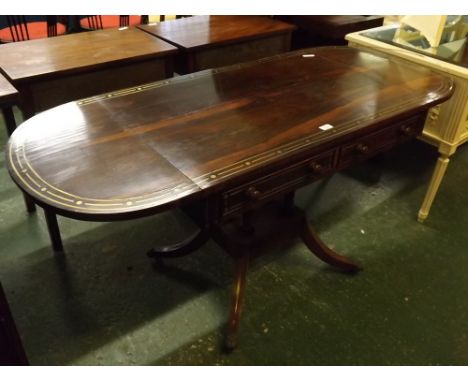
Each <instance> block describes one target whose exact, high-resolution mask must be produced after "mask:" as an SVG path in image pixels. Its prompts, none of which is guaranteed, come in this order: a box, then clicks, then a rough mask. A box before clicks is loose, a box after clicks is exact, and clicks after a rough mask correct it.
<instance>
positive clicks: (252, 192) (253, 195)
mask: <svg viewBox="0 0 468 382" xmlns="http://www.w3.org/2000/svg"><path fill="white" fill-rule="evenodd" d="M245 193H246V194H247V196H248V197H249V198H250V199H251V200H255V201H256V200H259V199H260V196H261V195H262V193H261V192H260V191H258V190H257V189H256V188H255V187H253V186H251V187H249V188H248V189H247V191H246V192H245Z"/></svg>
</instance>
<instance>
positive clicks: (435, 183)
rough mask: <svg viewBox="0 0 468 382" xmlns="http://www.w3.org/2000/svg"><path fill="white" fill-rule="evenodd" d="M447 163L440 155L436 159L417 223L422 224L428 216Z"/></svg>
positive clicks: (447, 160)
mask: <svg viewBox="0 0 468 382" xmlns="http://www.w3.org/2000/svg"><path fill="white" fill-rule="evenodd" d="M449 162H450V159H449V157H448V156H447V155H441V156H440V157H439V159H437V163H436V166H435V169H434V173H433V174H432V178H431V182H430V183H429V187H428V189H427V191H426V196H425V197H424V201H423V204H422V206H421V209H420V210H419V213H418V221H419V222H420V223H422V222H424V220H426V218H427V216H428V215H429V211H430V209H431V206H432V202H433V201H434V198H435V196H436V194H437V190H438V189H439V186H440V184H441V183H442V179H443V177H444V174H445V171H446V170H447V166H448V164H449Z"/></svg>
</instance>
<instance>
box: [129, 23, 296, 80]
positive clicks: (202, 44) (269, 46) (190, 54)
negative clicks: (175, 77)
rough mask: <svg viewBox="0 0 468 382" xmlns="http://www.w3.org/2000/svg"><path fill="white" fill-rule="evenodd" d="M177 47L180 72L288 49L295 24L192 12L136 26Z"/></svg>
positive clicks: (177, 70) (263, 55) (232, 62)
mask: <svg viewBox="0 0 468 382" xmlns="http://www.w3.org/2000/svg"><path fill="white" fill-rule="evenodd" d="M138 28H140V29H141V30H143V31H145V32H148V33H150V34H152V35H154V36H156V37H158V38H160V39H163V40H165V41H167V42H169V43H171V44H173V45H175V46H177V47H178V48H179V49H180V52H179V54H178V55H177V57H176V64H175V68H176V69H175V70H176V72H178V73H180V74H186V73H192V72H196V71H199V70H204V69H208V68H215V67H220V66H224V65H229V64H234V63H239V62H244V61H248V60H254V59H258V58H262V57H267V56H271V55H274V54H278V53H284V52H287V51H288V50H289V49H290V43H291V33H292V31H293V30H294V29H295V28H296V27H295V26H294V25H291V24H287V23H285V22H282V21H279V20H274V19H272V18H271V17H266V16H194V17H187V18H182V19H177V20H169V21H164V22H163V23H153V24H149V25H140V26H138Z"/></svg>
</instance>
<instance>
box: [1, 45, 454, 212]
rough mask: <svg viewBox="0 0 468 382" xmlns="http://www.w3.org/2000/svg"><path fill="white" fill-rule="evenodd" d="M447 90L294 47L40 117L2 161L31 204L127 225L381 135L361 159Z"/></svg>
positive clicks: (358, 60) (428, 78)
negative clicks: (277, 166) (366, 136)
mask: <svg viewBox="0 0 468 382" xmlns="http://www.w3.org/2000/svg"><path fill="white" fill-rule="evenodd" d="M452 91H453V83H452V81H451V80H450V79H449V78H446V77H444V76H441V75H439V74H437V73H435V72H432V71H430V70H428V69H426V68H421V67H419V66H417V65H413V64H410V63H407V62H405V61H403V60H399V59H396V58H390V57H387V56H384V55H375V54H372V53H369V52H366V51H363V50H357V49H353V48H348V47H340V48H334V47H323V48H315V49H308V50H304V51H294V52H289V53H286V54H283V55H278V56H274V57H271V58H268V59H262V60H258V61H256V62H250V63H247V64H239V65H235V66H231V67H227V68H222V69H216V70H207V71H204V72H200V73H197V74H192V75H186V76H181V77H176V78H173V79H170V80H166V81H160V82H156V83H152V84H148V85H145V86H141V87H136V88H131V89H125V90H122V91H119V92H115V93H111V94H108V95H102V96H98V97H93V98H89V99H85V100H82V101H80V102H73V103H69V104H66V105H63V106H59V107H56V108H54V109H51V110H49V111H46V112H43V113H41V114H38V115H36V116H35V117H33V118H31V119H29V120H27V121H26V122H24V123H23V124H22V125H21V126H20V127H19V128H18V129H17V130H16V131H15V133H14V134H13V136H12V137H11V139H10V141H9V144H8V148H7V165H8V167H9V171H10V174H11V176H12V177H13V179H14V180H15V182H16V183H17V184H18V185H19V186H20V187H21V188H22V189H23V190H24V191H25V192H27V193H28V194H30V195H31V196H32V197H33V198H34V199H35V200H37V201H38V203H39V204H42V205H46V206H49V207H52V208H54V209H56V210H58V211H59V213H63V214H68V215H70V216H76V217H78V218H90V217H91V216H92V217H94V218H96V219H102V220H112V219H124V218H128V217H136V216H140V215H145V214H150V213H154V212H157V211H160V210H163V209H166V208H171V207H173V206H174V205H177V204H179V203H182V202H184V201H186V200H189V199H190V198H191V197H204V196H206V195H208V194H210V193H215V192H218V193H219V192H220V191H222V190H223V188H225V187H227V185H229V186H230V187H232V186H233V185H236V184H238V183H239V182H240V181H241V180H242V179H244V177H245V176H247V175H248V174H251V175H250V176H252V174H253V176H255V177H260V176H261V175H262V174H263V175H264V174H265V171H267V170H268V171H269V169H271V166H274V165H275V163H280V162H281V163H286V164H285V165H284V166H287V163H289V164H290V165H292V164H294V163H292V161H293V160H295V158H296V157H297V156H298V155H299V154H300V155H303V158H302V159H301V160H303V159H304V158H308V157H313V156H314V155H315V156H317V155H319V156H320V155H322V154H324V155H325V154H326V152H327V151H328V150H330V149H335V148H337V147H338V146H339V145H344V146H343V147H345V146H346V144H347V145H349V144H350V143H349V140H350V139H354V138H355V137H360V136H362V135H364V134H374V133H379V134H380V135H379V134H377V135H375V134H374V136H375V137H376V138H372V139H369V140H368V141H364V143H359V144H358V143H355V142H354V141H353V143H352V145H353V146H352V147H356V148H355V149H353V150H354V151H353V152H356V153H357V152H358V151H363V152H365V150H367V149H366V147H365V144H367V143H369V142H371V141H379V140H385V139H390V138H391V137H393V135H388V134H387V133H385V131H387V130H385V131H384V130H383V129H384V128H385V127H388V126H389V125H391V126H397V125H398V123H399V122H400V121H403V120H408V119H409V120H410V121H412V120H413V119H414V118H417V120H418V121H419V120H420V119H421V117H420V115H422V116H424V113H425V111H427V109H428V108H429V107H430V106H433V105H435V104H438V103H440V102H442V101H444V100H446V99H448V98H449V97H450V95H451V94H452ZM421 113H423V114H421ZM415 116H416V117H415ZM411 123H413V122H411ZM411 123H410V124H411ZM414 123H415V122H414ZM327 124H329V125H331V126H332V128H330V129H326V128H324V125H327ZM410 127H411V126H410ZM391 129H393V130H395V129H396V128H395V129H394V127H391ZM381 130H382V131H384V133H380V131H381ZM393 130H392V131H393ZM395 131H396V130H395ZM392 134H393V133H392ZM392 139H393V138H392ZM346 142H348V143H346ZM384 146H385V145H384ZM350 147H351V146H350ZM304 156H305V157H304ZM327 158H328V157H326V156H325V157H323V158H322V166H326V165H327V163H328V162H327V161H328V159H327ZM318 164H319V165H320V162H319V163H318ZM189 197H190V198H189Z"/></svg>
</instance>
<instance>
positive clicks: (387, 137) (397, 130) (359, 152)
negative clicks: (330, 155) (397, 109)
mask: <svg viewBox="0 0 468 382" xmlns="http://www.w3.org/2000/svg"><path fill="white" fill-rule="evenodd" d="M423 121H424V118H423V117H422V116H420V115H418V116H415V117H411V118H410V119H408V120H406V121H403V122H399V123H396V124H394V125H391V126H390V127H387V128H385V129H384V130H381V131H378V132H376V133H372V134H368V135H365V136H363V137H361V138H357V139H355V140H353V141H352V142H350V143H346V144H344V145H343V146H342V147H341V149H340V153H339V159H338V167H339V168H343V167H347V166H348V165H350V164H352V163H353V162H359V161H361V160H363V159H365V158H368V157H370V156H372V155H375V154H378V153H380V152H383V151H386V150H388V149H390V148H391V147H393V146H394V145H396V144H397V143H400V142H402V141H405V140H408V139H411V138H413V137H415V136H416V135H418V134H419V133H420V131H421V130H422V127H423Z"/></svg>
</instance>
